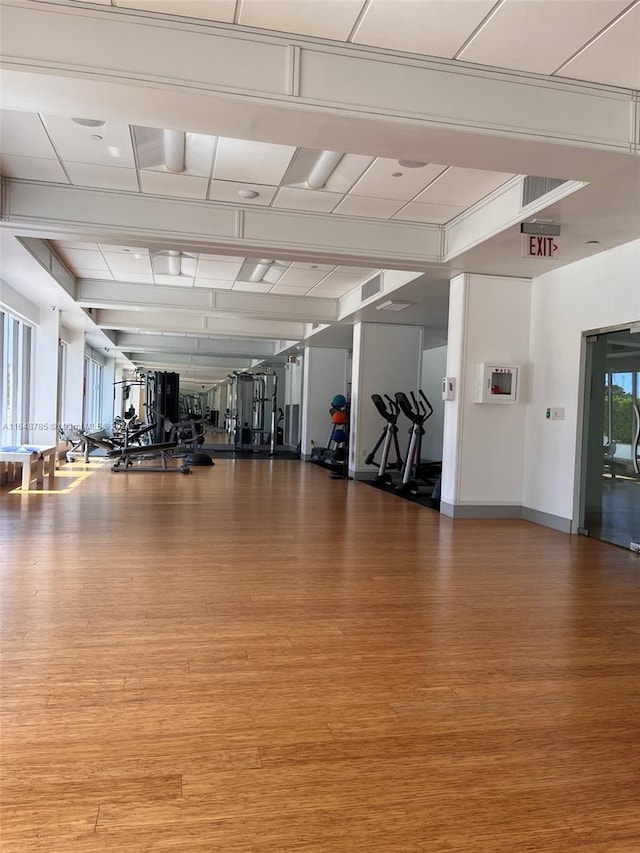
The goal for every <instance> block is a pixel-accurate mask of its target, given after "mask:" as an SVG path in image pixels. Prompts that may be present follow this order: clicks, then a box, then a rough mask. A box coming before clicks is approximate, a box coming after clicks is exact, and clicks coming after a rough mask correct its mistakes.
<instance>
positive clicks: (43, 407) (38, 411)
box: [29, 308, 60, 446]
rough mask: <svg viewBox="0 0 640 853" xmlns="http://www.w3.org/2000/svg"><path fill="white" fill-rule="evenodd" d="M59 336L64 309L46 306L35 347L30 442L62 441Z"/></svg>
mask: <svg viewBox="0 0 640 853" xmlns="http://www.w3.org/2000/svg"><path fill="white" fill-rule="evenodd" d="M59 335H60V311H59V310H58V309H57V308H55V309H53V310H51V309H46V308H43V309H42V312H41V320H40V325H39V326H36V328H35V341H34V346H33V385H32V395H31V422H32V425H33V429H31V430H30V432H29V443H30V444H35V445H38V444H39V445H47V446H52V445H56V444H57V442H58V426H57V413H58V405H57V404H58V338H59Z"/></svg>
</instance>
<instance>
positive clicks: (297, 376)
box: [284, 358, 303, 449]
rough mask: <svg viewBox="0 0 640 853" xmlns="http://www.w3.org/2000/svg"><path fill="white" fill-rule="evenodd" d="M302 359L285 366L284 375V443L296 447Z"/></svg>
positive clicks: (300, 404) (300, 402) (298, 430)
mask: <svg viewBox="0 0 640 853" xmlns="http://www.w3.org/2000/svg"><path fill="white" fill-rule="evenodd" d="M302 371H303V359H302V358H298V360H297V363H295V364H294V363H291V364H287V365H286V366H285V377H284V414H285V418H284V443H285V444H286V445H288V446H289V447H291V448H294V449H295V448H296V446H297V444H298V442H299V441H300V409H301V408H302Z"/></svg>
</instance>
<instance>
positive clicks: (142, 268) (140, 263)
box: [104, 252, 152, 275]
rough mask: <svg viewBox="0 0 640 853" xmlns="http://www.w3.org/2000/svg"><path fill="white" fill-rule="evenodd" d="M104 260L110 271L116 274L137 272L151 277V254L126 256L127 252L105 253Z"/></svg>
mask: <svg viewBox="0 0 640 853" xmlns="http://www.w3.org/2000/svg"><path fill="white" fill-rule="evenodd" d="M104 259H105V261H106V262H107V263H108V264H109V269H110V270H111V272H112V273H113V274H114V275H116V273H129V272H137V273H140V274H141V275H151V274H152V270H151V258H150V257H149V254H148V253H146V254H144V255H142V254H140V255H139V254H137V253H136V254H135V255H134V254H130V255H128V254H126V253H125V252H104Z"/></svg>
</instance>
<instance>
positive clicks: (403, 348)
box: [349, 323, 423, 480]
mask: <svg viewBox="0 0 640 853" xmlns="http://www.w3.org/2000/svg"><path fill="white" fill-rule="evenodd" d="M422 339H423V329H422V326H405V325H399V324H398V325H392V324H387V323H356V324H355V326H354V327H353V368H352V378H351V428H350V437H349V439H350V445H349V474H350V476H352V477H355V478H356V479H365V480H366V479H373V477H375V475H376V469H375V468H374V467H373V466H368V465H365V464H364V460H365V459H366V457H367V455H368V454H369V453H370V451H371V450H372V449H373V448H374V447H375V444H376V442H377V440H378V439H379V438H380V434H381V432H382V429H383V427H384V421H383V420H382V418H381V417H380V415H379V414H378V413H377V411H376V409H375V407H374V405H373V403H372V402H371V395H372V394H388V395H389V396H390V397H392V398H393V397H394V395H395V393H396V391H404V392H405V393H408V392H409V391H416V390H417V388H418V387H419V384H420V371H421V363H422ZM409 426H410V424H409V422H408V421H407V420H406V419H405V418H404V417H403V416H401V417H400V419H399V421H398V427H399V429H400V433H399V436H400V442H401V446H402V444H403V442H404V443H406V441H408V431H409ZM405 440H406V441H405Z"/></svg>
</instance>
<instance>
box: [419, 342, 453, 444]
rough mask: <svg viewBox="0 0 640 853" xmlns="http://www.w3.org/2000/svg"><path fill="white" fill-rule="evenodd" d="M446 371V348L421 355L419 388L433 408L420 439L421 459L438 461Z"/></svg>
mask: <svg viewBox="0 0 640 853" xmlns="http://www.w3.org/2000/svg"><path fill="white" fill-rule="evenodd" d="M446 370H447V348H446V346H444V347H434V348H433V349H427V350H425V351H424V352H423V353H422V371H421V378H420V387H421V388H422V390H423V391H424V393H425V394H426V396H427V399H428V400H429V402H430V403H431V405H432V406H433V414H432V415H431V417H430V418H429V420H428V421H427V423H426V424H425V435H424V437H423V439H422V458H423V459H433V460H436V461H440V460H441V459H442V442H443V434H444V400H443V399H442V378H443V376H445V375H446Z"/></svg>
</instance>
